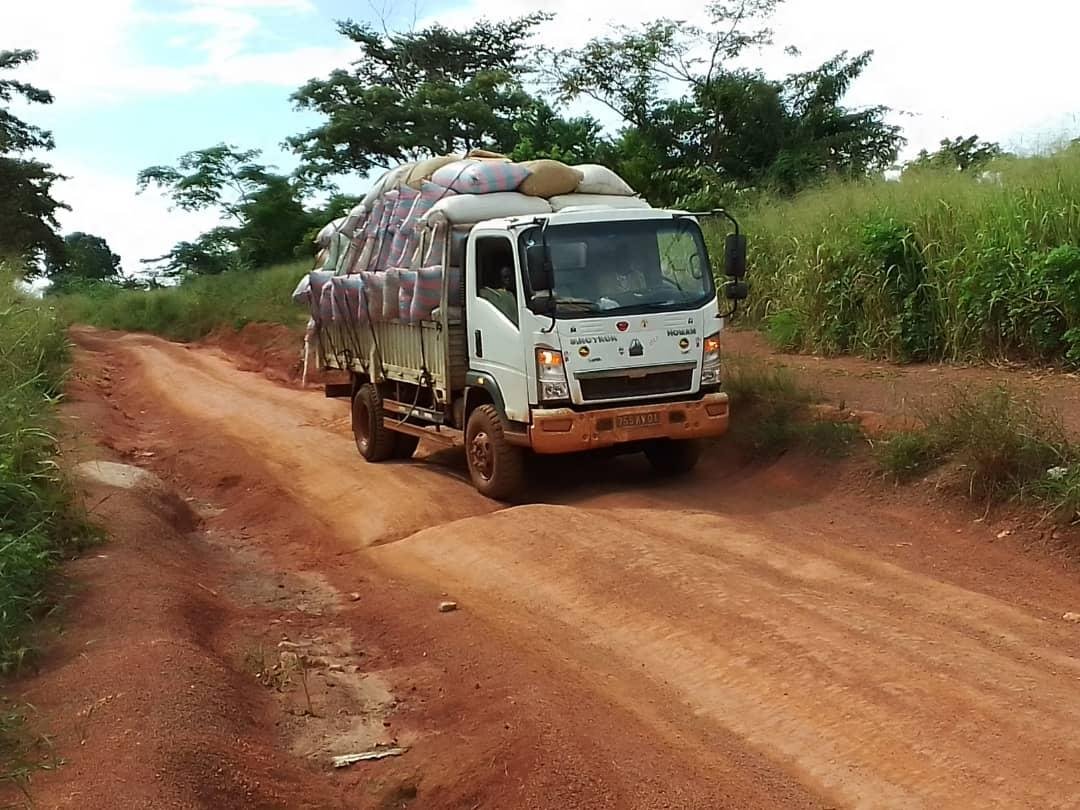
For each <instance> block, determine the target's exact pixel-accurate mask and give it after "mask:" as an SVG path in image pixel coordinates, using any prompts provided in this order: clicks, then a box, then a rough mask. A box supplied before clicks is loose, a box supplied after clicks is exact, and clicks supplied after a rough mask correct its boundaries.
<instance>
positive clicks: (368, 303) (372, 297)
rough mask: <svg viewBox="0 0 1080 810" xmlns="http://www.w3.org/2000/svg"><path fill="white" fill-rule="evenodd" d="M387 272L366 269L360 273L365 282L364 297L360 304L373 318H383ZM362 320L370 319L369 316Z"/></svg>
mask: <svg viewBox="0 0 1080 810" xmlns="http://www.w3.org/2000/svg"><path fill="white" fill-rule="evenodd" d="M385 276H386V274H385V273H372V272H371V271H364V272H363V273H361V274H360V278H361V279H363V282H364V297H363V299H361V301H360V305H361V306H363V307H364V310H365V312H366V313H367V315H370V316H371V318H370V319H371V320H373V321H380V320H382V308H383V290H384V289H385V285H386V278H385ZM362 320H365V321H366V320H368V318H367V316H365V317H364V318H362Z"/></svg>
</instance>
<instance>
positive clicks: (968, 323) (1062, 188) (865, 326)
mask: <svg viewBox="0 0 1080 810" xmlns="http://www.w3.org/2000/svg"><path fill="white" fill-rule="evenodd" d="M989 168H990V170H991V171H990V173H989V174H987V175H982V174H980V173H976V172H971V173H961V172H956V171H950V172H938V171H916V172H907V173H905V174H904V176H903V178H902V180H901V181H900V182H887V181H885V180H884V179H881V180H862V181H858V182H841V181H837V182H833V183H829V184H826V185H824V186H823V187H821V188H818V189H814V190H811V191H808V192H806V193H804V194H802V195H800V196H798V197H797V198H795V199H793V200H770V199H765V200H763V201H762V202H761V203H760V204H759V205H757V206H756V207H755V208H753V209H752V210H750V211H748V212H746V213H745V216H744V217H743V220H744V222H743V224H744V226H745V230H746V233H747V234H748V237H749V239H750V251H749V259H750V273H749V275H748V281H749V282H750V287H751V295H750V300H749V302H748V311H747V315H748V317H749V320H750V321H751V322H752V323H755V324H756V325H758V326H760V327H762V328H763V329H764V331H765V333H766V335H767V336H768V337H769V339H770V340H771V341H772V342H773V343H774V345H776V346H777V347H778V348H781V349H788V350H804V351H818V352H824V353H852V354H862V355H866V356H871V357H888V358H891V359H894V360H939V359H951V360H967V359H975V358H981V359H994V358H999V357H1003V356H1008V357H1015V358H1017V359H1029V360H1037V361H1042V362H1052V363H1058V362H1064V363H1068V364H1072V365H1076V366H1080V206H1077V204H1076V200H1077V199H1080V146H1076V145H1074V146H1071V147H1069V148H1067V149H1064V150H1061V151H1058V152H1057V153H1054V154H1050V155H1043V156H1037V157H1030V158H1022V159H1021V158H1011V159H1004V160H1002V161H999V162H998V163H996V164H994V165H992V166H991V167H989ZM708 236H709V238H710V242H711V244H712V247H713V255H714V256H717V255H721V253H722V251H720V250H719V248H720V245H721V236H722V233H721V230H720V228H719V226H716V225H710V226H709V233H708Z"/></svg>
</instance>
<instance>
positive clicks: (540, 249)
mask: <svg viewBox="0 0 1080 810" xmlns="http://www.w3.org/2000/svg"><path fill="white" fill-rule="evenodd" d="M545 247H546V246H545V245H542V244H540V245H529V246H528V247H527V248H525V264H526V266H527V267H528V270H529V286H530V287H531V288H532V291H533V295H535V294H537V293H542V292H551V290H552V289H554V287H555V272H554V270H552V267H551V257H550V256H548V252H547V250H545Z"/></svg>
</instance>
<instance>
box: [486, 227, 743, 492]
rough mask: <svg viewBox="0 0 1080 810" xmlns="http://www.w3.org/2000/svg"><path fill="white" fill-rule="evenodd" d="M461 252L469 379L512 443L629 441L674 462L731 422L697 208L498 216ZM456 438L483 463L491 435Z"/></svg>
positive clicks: (667, 467) (563, 447)
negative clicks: (489, 401)
mask: <svg viewBox="0 0 1080 810" xmlns="http://www.w3.org/2000/svg"><path fill="white" fill-rule="evenodd" d="M465 255H466V262H465V266H466V274H465V275H466V277H465V305H466V311H467V317H466V322H467V323H468V346H469V383H470V388H478V389H481V390H482V391H483V392H484V395H486V396H490V397H491V399H492V401H493V402H492V404H493V405H494V406H495V408H496V409H497V410H498V411H499V413H500V416H501V417H502V419H503V420H504V422H505V424H504V425H503V428H504V431H503V432H504V437H505V436H509V441H511V442H514V443H516V444H518V445H520V446H523V447H528V448H529V449H531V450H532V451H534V452H537V453H569V452H577V451H584V450H592V449H596V448H601V447H611V446H614V445H627V446H628V449H629V447H634V448H641V449H644V450H645V452H646V453H648V454H649V456H650V460H652V461H653V463H654V465H655V466H657V467H659V468H661V469H662V470H663V471H665V472H677V471H682V470H685V469H688V468H689V467H691V466H693V463H694V462H695V461H696V458H697V445H696V443H695V442H694V440H696V439H700V438H703V437H710V436H718V435H721V434H722V433H724V432H725V431H726V429H727V424H728V402H727V396H726V395H725V394H723V393H722V392H721V391H720V353H719V334H720V330H721V328H722V325H723V321H722V319H721V318H720V314H719V310H718V304H717V296H716V288H715V283H714V280H713V274H712V269H711V267H710V263H709V259H708V253H707V250H706V247H705V242H704V239H703V237H702V234H701V229H700V227H699V225H698V223H697V222H696V221H695V220H694V219H693V218H692V217H689V216H684V215H681V214H677V213H672V212H667V211H660V210H654V209H644V210H618V209H589V208H585V209H580V210H577V211H573V210H571V211H564V212H560V213H557V214H551V215H547V216H542V217H532V218H509V219H503V220H493V221H489V222H484V223H480V224H478V225H476V226H475V227H474V228H473V229H472V231H471V233H470V234H469V239H468V243H467V245H466V251H465ZM484 395H480V394H479V393H476V394H472V396H473V397H477V396H484ZM474 438H475V437H474ZM465 441H466V447H467V449H470V448H471V450H472V451H473V453H474V454H475V455H477V458H475V459H474V458H471V459H470V463H471V465H472V466H475V465H480V466H482V467H485V468H486V467H490V466H491V465H490V464H489V463H487V459H485V458H484V455H485V454H484V452H483V450H484V448H483V445H484V444H485V443H487V442H489V441H490V438H489V437H485V436H481V437H480V440H479V445H480V446H477V447H473V446H472V445H473V440H472V439H470V437H469V436H466V437H465ZM495 474H496V473H495V471H494V470H490V471H489V477H490V476H493V475H495ZM475 477H476V474H475V473H474V479H475ZM483 483H484V482H483V481H481V482H480V484H481V486H482V484H483Z"/></svg>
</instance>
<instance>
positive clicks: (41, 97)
mask: <svg viewBox="0 0 1080 810" xmlns="http://www.w3.org/2000/svg"><path fill="white" fill-rule="evenodd" d="M35 59H37V53H36V52H35V51H26V50H13V51H0V71H6V70H14V69H15V68H18V67H20V66H21V65H24V64H27V63H29V62H32V61H34V60H35ZM0 75H2V74H0ZM19 99H21V100H22V101H23V102H25V103H30V104H50V103H52V100H53V99H52V95H50V94H49V93H48V92H47V91H45V90H41V89H39V88H37V87H34V86H32V85H29V84H25V83H23V82H20V81H17V80H15V79H4V78H0V190H2V193H0V255H8V256H11V257H14V258H18V259H20V260H22V261H23V262H24V264H25V266H26V269H27V271H28V273H29V274H33V273H34V272H35V270H36V266H35V265H36V261H37V259H38V258H40V256H41V255H42V254H45V255H49V256H53V257H56V256H60V255H61V254H62V251H63V242H62V240H61V239H60V237H59V236H58V235H57V233H56V228H57V227H58V223H57V221H56V212H57V211H58V210H60V209H62V208H66V206H64V205H63V204H61V203H59V202H57V201H56V200H55V199H53V197H52V186H53V184H54V183H55V182H56V181H57V180H61V179H63V178H62V176H61V175H59V174H57V173H56V172H54V171H53V170H52V167H51V166H49V165H48V164H47V163H43V162H42V161H39V160H33V159H28V158H24V157H22V155H24V154H25V153H26V152H29V151H31V150H49V149H52V148H53V138H52V135H51V134H50V133H49V132H46V131H45V130H43V129H41V128H40V127H36V126H34V125H32V124H28V123H26V122H24V121H22V120H21V119H19V118H18V117H16V116H15V115H14V114H13V113H12V112H11V111H10V109H9V105H10V103H11V102H12V101H15V100H19Z"/></svg>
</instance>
